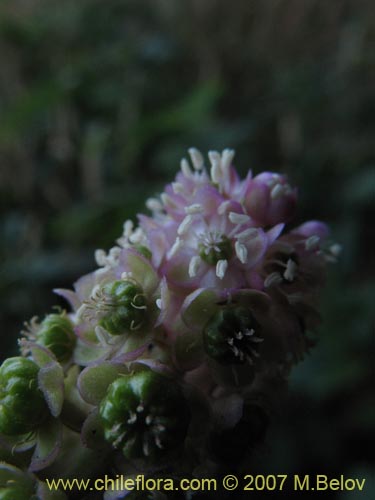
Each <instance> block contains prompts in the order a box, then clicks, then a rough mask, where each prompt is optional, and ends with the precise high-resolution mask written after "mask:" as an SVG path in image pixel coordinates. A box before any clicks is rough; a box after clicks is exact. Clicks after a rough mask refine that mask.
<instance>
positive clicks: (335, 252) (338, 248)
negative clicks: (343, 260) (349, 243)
mask: <svg viewBox="0 0 375 500" xmlns="http://www.w3.org/2000/svg"><path fill="white" fill-rule="evenodd" d="M329 251H330V252H331V254H332V255H333V256H334V257H338V256H339V255H340V253H341V251H342V246H341V245H339V244H338V243H334V244H333V245H331V246H330V247H329Z"/></svg>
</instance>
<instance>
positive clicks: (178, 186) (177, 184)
mask: <svg viewBox="0 0 375 500" xmlns="http://www.w3.org/2000/svg"><path fill="white" fill-rule="evenodd" d="M172 189H173V192H174V193H175V194H180V193H183V192H184V186H183V185H182V184H181V182H172Z"/></svg>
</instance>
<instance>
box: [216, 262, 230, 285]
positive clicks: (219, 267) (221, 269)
mask: <svg viewBox="0 0 375 500" xmlns="http://www.w3.org/2000/svg"><path fill="white" fill-rule="evenodd" d="M227 268H228V261H227V260H226V259H222V260H218V261H217V264H216V276H217V277H218V278H220V279H221V280H222V279H223V278H224V276H225V272H226V270H227Z"/></svg>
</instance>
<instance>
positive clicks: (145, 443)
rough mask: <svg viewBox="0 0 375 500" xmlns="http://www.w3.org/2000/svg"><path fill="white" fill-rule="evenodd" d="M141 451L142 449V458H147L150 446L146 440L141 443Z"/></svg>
mask: <svg viewBox="0 0 375 500" xmlns="http://www.w3.org/2000/svg"><path fill="white" fill-rule="evenodd" d="M142 449H143V454H144V456H145V457H148V456H149V455H150V445H149V443H148V440H147V438H146V439H145V440H144V441H143V446H142Z"/></svg>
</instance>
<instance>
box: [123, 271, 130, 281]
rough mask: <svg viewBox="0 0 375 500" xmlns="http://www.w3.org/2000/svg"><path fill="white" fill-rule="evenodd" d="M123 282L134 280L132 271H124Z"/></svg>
mask: <svg viewBox="0 0 375 500" xmlns="http://www.w3.org/2000/svg"><path fill="white" fill-rule="evenodd" d="M121 279H122V280H131V279H133V273H132V272H131V271H124V272H123V273H121Z"/></svg>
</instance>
